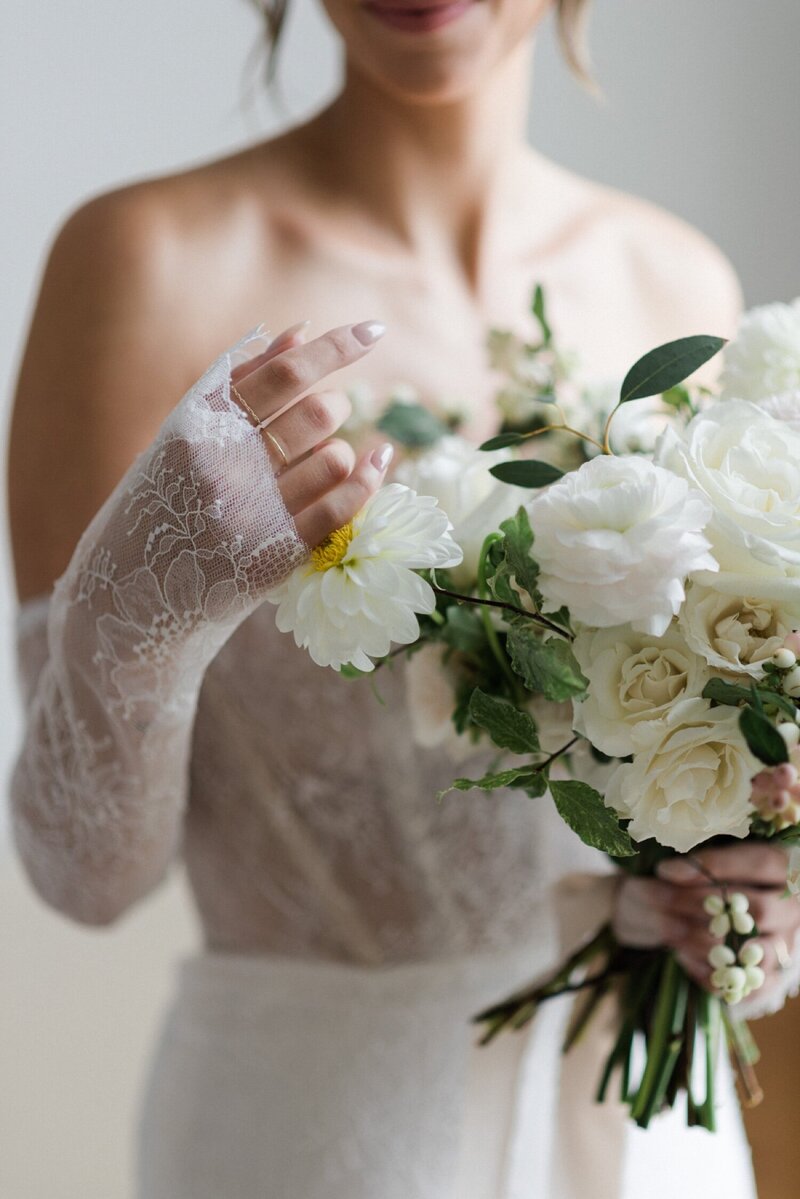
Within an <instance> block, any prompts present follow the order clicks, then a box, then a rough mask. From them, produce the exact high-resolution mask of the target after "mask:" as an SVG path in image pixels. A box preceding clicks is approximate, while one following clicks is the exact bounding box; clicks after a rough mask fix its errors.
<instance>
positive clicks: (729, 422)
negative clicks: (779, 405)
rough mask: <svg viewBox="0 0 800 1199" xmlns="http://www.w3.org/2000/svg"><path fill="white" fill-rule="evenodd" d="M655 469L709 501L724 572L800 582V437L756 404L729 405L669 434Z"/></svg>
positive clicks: (716, 553) (715, 545)
mask: <svg viewBox="0 0 800 1199" xmlns="http://www.w3.org/2000/svg"><path fill="white" fill-rule="evenodd" d="M656 462H658V463H660V464H661V465H662V466H666V467H669V469H670V470H673V471H675V473H676V474H680V475H683V477H684V478H685V479H687V480H688V481H689V483H691V485H692V486H693V487H696V488H698V489H699V490H700V491H702V492H703V493H704V494H705V495H706V496H708V498H709V500H710V501H711V504H712V506H713V509H714V515H713V517H712V519H711V521H710V523H709V525H708V528H707V530H706V532H707V534H708V536H709V538H710V540H711V545H712V549H713V553H714V557H715V558H716V559H717V561H718V563H719V565H720V568H721V569H722V570H724V571H731V572H734V573H736V574H745V575H751V576H752V575H758V576H761V577H765V576H767V577H773V578H774V577H781V576H790V577H800V433H797V432H795V431H794V430H793V429H792V428H790V427H788V426H787V425H785V424H783V423H782V422H781V421H779V420H776V419H775V417H773V416H770V415H769V413H768V412H765V411H764V410H763V409H762V408H759V407H758V406H757V405H755V404H748V403H745V402H744V401H743V400H731V401H730V402H729V403H727V404H714V406H713V407H711V408H709V409H708V411H706V412H702V413H700V415H699V416H696V417H694V419H693V420H692V421H690V423H689V425H688V426H687V427H686V430H685V432H684V435H683V437H679V436H678V435H677V434H676V433H675V432H674V431H673V430H671V429H668V430H667V431H666V432H665V433H664V434H663V435H662V437H661V438H660V439H659V443H658V446H657V447H656Z"/></svg>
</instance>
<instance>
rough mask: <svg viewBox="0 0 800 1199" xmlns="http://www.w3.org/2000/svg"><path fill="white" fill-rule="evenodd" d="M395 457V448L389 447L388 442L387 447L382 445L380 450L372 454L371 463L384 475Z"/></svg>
mask: <svg viewBox="0 0 800 1199" xmlns="http://www.w3.org/2000/svg"><path fill="white" fill-rule="evenodd" d="M393 457H394V446H391V445H389V443H388V441H387V443H386V445H382V446H381V448H380V449H379V450H374V451H373V452H372V454H371V455H370V462H371V463H372V465H373V466H374V467H375V469H376V470H377V471H380V473H381V474H383V472H384V471H385V470H386V468H387V466H388V465H389V463H390V462H391V460H392V458H393Z"/></svg>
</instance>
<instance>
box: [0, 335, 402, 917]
mask: <svg viewBox="0 0 800 1199" xmlns="http://www.w3.org/2000/svg"><path fill="white" fill-rule="evenodd" d="M382 333H383V326H382V325H380V324H378V323H377V322H364V323H361V324H356V325H348V326H344V327H342V328H339V329H333V330H331V331H330V332H328V333H325V334H323V335H322V336H321V337H318V338H316V339H315V340H313V341H310V342H308V343H307V344H304V342H303V337H302V330H301V329H300V328H299V327H295V328H293V329H289V330H287V331H286V332H285V333H283V334H282V335H281V336H280V337H278V338H276V339H275V340H274V341H272V342H271V343H270V344H269V345H268V346H267V348H266V349H264V350H263V351H261V352H260V353H259V354H258V355H257V356H255V357H247V358H246V360H245V361H241V360H240V361H238V362H236V361H235V360H236V359H237V358H238V359H241V358H242V357H243V356H244V355H245V354H246V351H247V348H248V347H251V346H252V343H253V342H254V341H255V342H263V336H262V334H261V332H260V330H256V331H254V332H253V333H251V334H248V335H246V336H245V338H243V339H242V341H240V342H239V343H238V344H237V345H236V346H234V347H232V348H231V349H230V350H228V351H226V352H225V353H224V354H222V355H221V356H220V357H219V358H218V359H217V360H216V361H215V362H214V363H213V364H212V365H211V366H210V367H209V369H208V370H207V371H206V373H205V374H204V375H203V376H202V378H201V379H200V380H198V382H197V383H196V384H195V385H194V386H193V387H191V388H190V389H189V391H188V392H187V393H186V395H185V396H184V397H183V399H182V400H181V401H180V402H179V403H178V404H177V406H176V407H175V408H174V409H173V410H172V412H171V413H170V414H169V416H168V417H167V419H166V420H165V421H164V423H163V425H162V427H161V430H160V431H159V433H158V435H157V437H156V439H155V441H154V442H153V444H152V445H151V446H150V448H149V449H148V450H146V451H145V452H144V454H142V455H140V457H139V458H138V459H137V460H136V461H135V462H134V463H133V465H132V466H131V467H130V469H129V470H128V472H127V473H126V475H125V476H124V478H123V479H122V480H121V481H120V483H119V484H118V486H117V487H116V488H115V490H114V491H113V492H112V494H111V495H110V496H109V498H108V499H107V500H106V502H105V503H104V504H103V506H102V507H101V509H100V510H99V512H98V513H97V514H96V516H95V517H94V519H93V520H92V521H91V523H90V525H89V527H88V528H87V529H86V530H85V532H84V534H83V536H82V537H81V540H80V542H79V544H78V546H77V548H76V550H75V552H74V554H73V556H72V559H71V561H70V563H69V565H68V567H67V569H66V571H65V572H64V573H63V574H62V576H61V577H60V578H59V579H58V581H57V583H56V585H55V588H54V590H53V593H52V595H51V597H50V599H49V606H48V610H47V613H46V623H43V624H41V625H40V626H39V627H37V629H36V630H35V634H34V632H33V631H32V632H31V633H30V635H29V637H28V639H27V640H25V641H24V643H23V644H22V645H21V648H20V671H21V677H22V681H23V686H24V689H25V691H26V692H27V696H26V698H27V706H28V721H27V726H26V731H25V739H24V743H23V746H22V750H21V752H20V756H19V759H18V761H17V764H16V768H15V771H14V775H13V780H12V814H13V827H14V836H15V840H16V842H17V846H18V849H19V852H20V856H21V858H22V860H23V862H24V863H25V865H26V868H27V870H28V873H29V875H30V877H31V880H32V881H33V883H34V885H35V886H36V888H37V890H38V891H39V893H40V894H41V895H42V896H43V897H44V898H45V899H46V900H48V901H49V902H50V903H52V904H53V906H55V907H57V908H58V909H59V910H61V911H63V912H66V913H67V914H69V915H71V916H72V917H73V918H75V919H78V920H83V921H86V922H90V923H105V922H107V921H109V920H112V919H115V918H116V917H117V916H118V915H119V914H120V913H121V912H122V911H124V910H125V909H126V908H127V907H129V906H130V905H131V904H132V903H133V902H135V901H136V900H137V899H138V898H140V897H141V896H142V895H143V894H145V893H147V892H148V891H149V890H151V889H152V888H153V887H154V886H156V885H157V883H158V882H159V881H160V880H161V878H162V877H163V875H164V873H165V871H166V869H167V867H168V865H169V862H170V861H171V859H172V857H173V855H174V853H175V851H176V849H177V847H178V845H179V843H180V832H181V823H182V815H183V810H184V807H185V803H186V780H187V766H188V761H189V753H190V746H191V731H192V725H193V719H194V713H195V709H196V704H197V698H198V695H199V690H200V685H201V682H202V678H203V675H204V673H205V670H206V668H207V667H208V665H209V664H210V662H211V661H212V659H213V658H214V657H215V656H216V654H217V653H218V651H219V650H220V648H221V647H222V645H223V644H224V642H225V641H226V640H227V639H228V637H230V635H231V634H232V632H233V631H234V630H235V629H236V628H237V626H238V625H239V624H240V623H241V622H242V621H243V620H244V619H245V618H246V617H247V616H248V615H249V614H250V613H251V612H253V611H254V610H255V609H256V608H257V607H258V606H259V605H260V604H261V603H262V602H263V600H264V598H265V596H266V595H267V593H268V592H269V590H270V589H271V588H273V587H274V586H275V585H276V584H278V583H280V582H281V580H282V579H284V578H285V577H287V576H288V574H289V573H290V572H291V571H292V570H293V569H294V567H295V566H296V565H297V563H298V562H299V561H302V560H303V559H304V558H305V557H307V556H308V554H309V552H310V547H313V546H316V545H317V544H318V543H319V542H320V541H322V540H323V539H324V538H325V537H326V536H327V535H328V534H329V533H331V532H332V531H333V530H335V529H337V528H339V527H340V526H342V525H343V524H346V523H347V522H348V521H349V520H351V519H352V518H353V517H354V516H355V515H356V513H357V512H358V511H359V510H360V509H361V508H362V507H363V505H364V504H365V502H366V501H367V499H368V498H369V497H370V496H371V495H372V494H373V493H374V492H375V491H376V490H377V489H378V487H379V486H380V484H381V482H382V480H383V478H384V475H385V471H386V468H387V466H388V462H389V458H390V452H387V450H389V447H384V449H383V450H377V451H375V452H374V453H373V454H369V453H367V454H365V455H363V456H362V457H361V458H360V459H358V460H356V458H355V455H354V454H353V452H352V450H351V449H350V447H349V446H348V445H347V444H346V443H345V442H343V441H341V440H338V439H337V438H336V437H335V433H336V430H337V429H338V428H339V426H340V425H341V423H342V422H343V420H345V419H346V417H347V415H348V412H349V404H348V401H347V400H346V399H345V398H344V397H343V396H341V395H339V394H337V393H336V392H331V391H323V390H315V389H316V388H318V387H319V386H320V385H322V384H324V383H325V381H326V379H327V377H328V376H329V375H331V374H332V373H333V372H334V371H336V370H338V369H339V368H341V367H344V366H347V365H348V364H350V363H352V362H356V361H357V360H358V359H359V358H361V357H362V356H363V355H364V354H366V353H367V352H368V351H369V350H370V349H371V347H372V346H373V345H374V344H375V342H376V341H377V340H378V338H379V337H380V336H381V334H382ZM237 393H238V399H237V398H236V397H237ZM256 426H260V427H258V428H257V427H256ZM109 813H111V814H113V818H112V816H111V815H109Z"/></svg>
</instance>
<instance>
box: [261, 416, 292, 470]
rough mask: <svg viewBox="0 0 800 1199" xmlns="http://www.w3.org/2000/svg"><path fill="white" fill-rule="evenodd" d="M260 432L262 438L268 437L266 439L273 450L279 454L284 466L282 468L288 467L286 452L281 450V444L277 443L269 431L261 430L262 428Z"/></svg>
mask: <svg viewBox="0 0 800 1199" xmlns="http://www.w3.org/2000/svg"><path fill="white" fill-rule="evenodd" d="M260 427H261V426H259V428H260ZM261 432H262V433H263V434H264V436H265V437H268V438H269V439H270V441H271V442H272V444H273V445H274V446H275V449H276V450H277V451H278V453H279V454H280V456H281V458H282V459H283V465H284V466H288V465H289V459H288V458H287V456H286V450H285V449H284V448H283V446H282V445H281V443H280V442H279V441H278V439H277V437H273V435H272V434H271V433H270V431H269V429H263V428H262V429H261Z"/></svg>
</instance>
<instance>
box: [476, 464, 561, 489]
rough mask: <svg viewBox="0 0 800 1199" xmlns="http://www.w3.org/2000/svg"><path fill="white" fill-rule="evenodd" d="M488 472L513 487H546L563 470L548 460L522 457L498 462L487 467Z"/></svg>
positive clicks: (553, 481) (559, 475) (558, 476)
mask: <svg viewBox="0 0 800 1199" xmlns="http://www.w3.org/2000/svg"><path fill="white" fill-rule="evenodd" d="M489 474H491V475H494V477H495V478H496V479H499V480H500V481H501V482H502V483H512V484H513V485H514V486H515V487H547V485H548V484H549V483H555V481H556V479H561V478H562V477H563V475H564V472H563V470H559V469H558V467H557V466H553V465H552V464H551V463H550V462H539V461H537V460H536V459H533V458H524V459H520V460H518V461H516V462H498V464H497V466H490V467H489Z"/></svg>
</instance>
